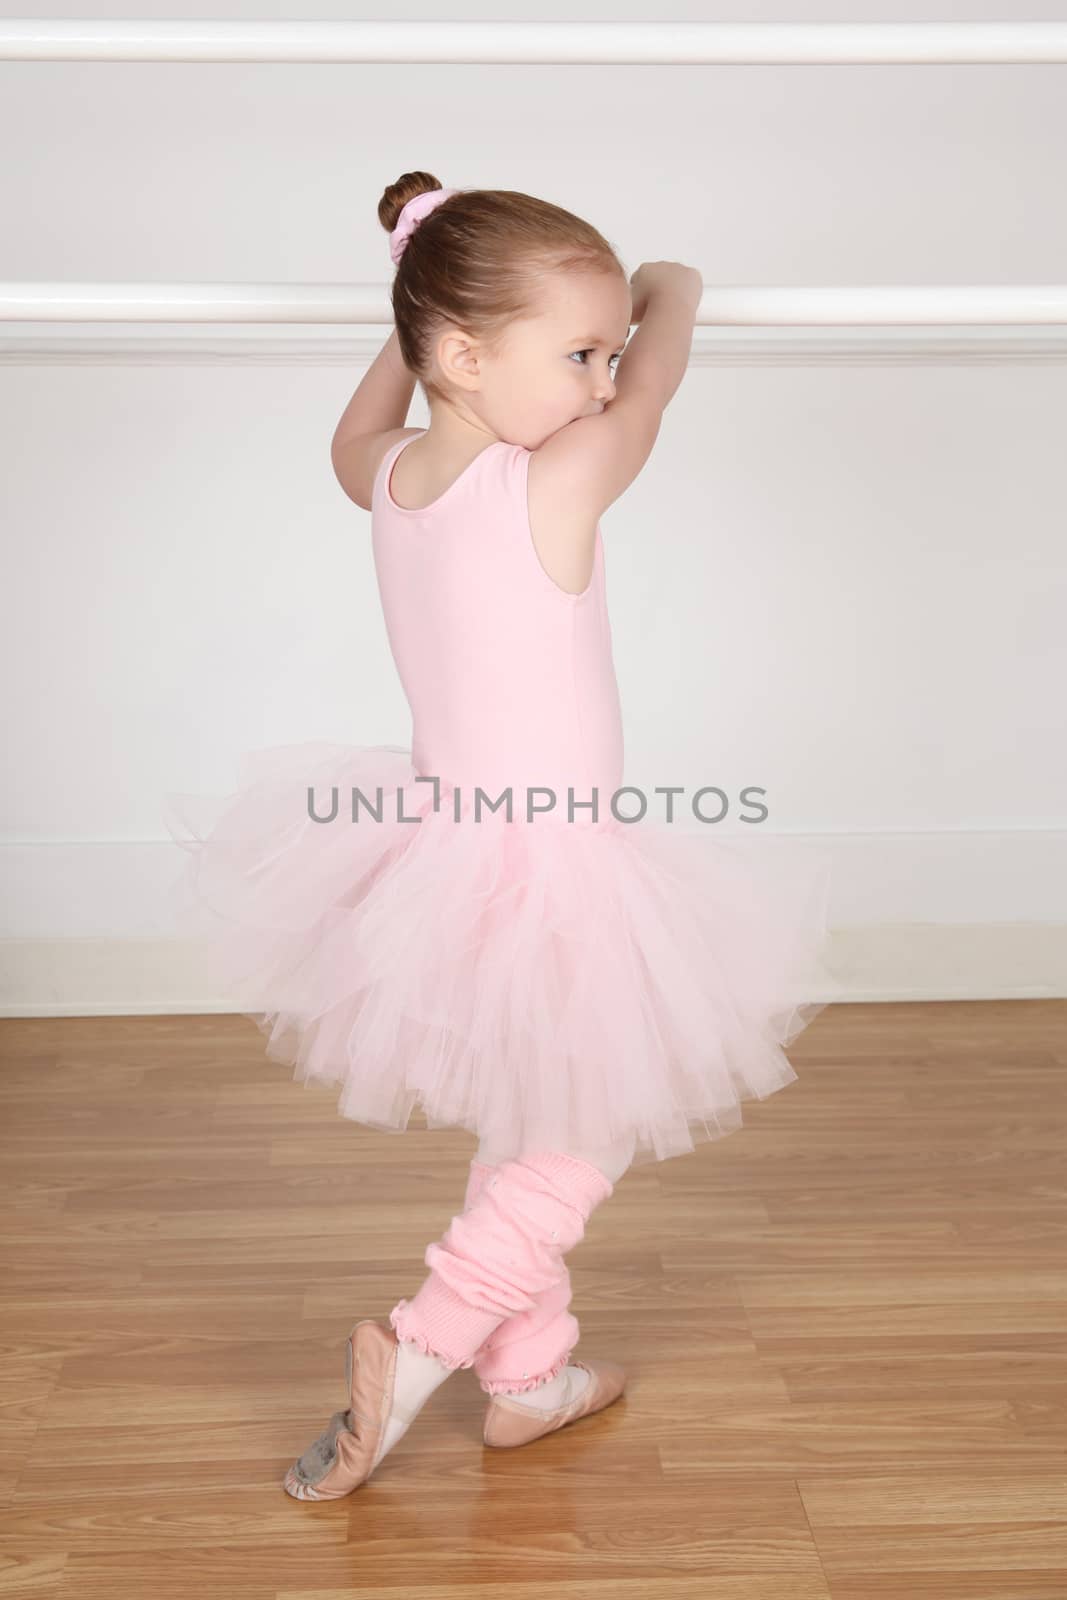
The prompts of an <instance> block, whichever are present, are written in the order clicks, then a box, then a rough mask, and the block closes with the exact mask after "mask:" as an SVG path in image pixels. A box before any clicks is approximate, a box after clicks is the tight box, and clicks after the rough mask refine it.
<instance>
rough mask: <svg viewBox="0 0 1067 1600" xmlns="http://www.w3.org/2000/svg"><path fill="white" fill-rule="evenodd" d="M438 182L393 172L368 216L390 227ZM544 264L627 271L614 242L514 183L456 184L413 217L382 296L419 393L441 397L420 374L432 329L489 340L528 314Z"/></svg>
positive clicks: (495, 343) (425, 373) (492, 344)
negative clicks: (387, 299) (388, 290)
mask: <svg viewBox="0 0 1067 1600" xmlns="http://www.w3.org/2000/svg"><path fill="white" fill-rule="evenodd" d="M442 187H443V185H442V184H441V183H440V182H439V180H438V179H437V178H435V177H434V176H433V173H431V172H405V173H402V174H401V176H400V177H399V178H398V179H397V181H396V182H395V183H391V184H390V185H389V187H388V188H387V189H386V190H385V192H384V194H383V195H382V198H381V199H380V200H379V202H378V221H379V222H380V223H381V225H382V227H383V228H384V229H385V231H386V232H387V233H392V231H393V229H394V228H395V227H396V223H397V219H398V217H399V216H400V212H401V210H402V209H403V207H404V206H405V205H406V204H407V202H408V201H409V200H412V199H414V197H415V196H416V195H418V194H425V193H427V192H428V191H430V190H433V189H440V188H442ZM546 272H608V273H610V272H616V273H619V274H621V276H622V277H623V279H624V280H627V274H626V269H625V267H624V266H623V264H622V261H621V260H620V258H619V256H618V254H617V253H616V251H615V248H614V246H613V245H612V244H611V243H610V242H609V240H607V239H605V238H604V235H603V234H602V233H599V232H598V231H597V229H596V228H594V227H593V225H592V223H590V222H586V221H585V220H584V218H582V217H577V216H575V215H574V213H573V212H571V211H565V210H563V208H562V207H561V206H554V205H551V204H550V203H549V202H548V201H547V200H538V199H537V198H536V197H535V196H534V195H529V194H522V193H520V192H518V191H517V190H514V189H461V190H459V191H458V192H457V193H456V194H452V195H449V197H448V199H447V200H442V201H441V203H440V205H438V206H436V207H435V208H434V210H433V211H431V212H430V213H429V215H428V216H426V217H424V218H423V219H422V221H421V222H420V223H419V224H418V226H417V227H416V229H415V231H414V233H413V234H412V235H411V237H410V238H409V239H408V241H407V244H406V245H405V248H404V253H403V255H402V256H401V258H400V262H399V265H398V266H397V269H396V275H395V277H394V278H393V286H392V295H391V300H392V307H393V321H394V322H395V324H396V332H397V340H398V342H399V345H400V353H401V355H402V356H403V358H404V363H405V365H406V366H407V367H408V369H409V370H410V371H411V372H412V373H414V375H415V377H416V378H417V379H418V381H419V382H420V383H421V384H422V387H423V389H424V391H425V393H426V394H427V396H429V395H431V394H433V395H437V396H438V397H439V398H444V397H443V396H442V395H441V392H440V390H439V389H438V387H437V386H436V385H435V384H434V383H433V382H432V380H431V379H430V377H429V369H430V347H431V343H432V340H433V337H434V334H435V333H436V331H437V330H438V329H439V328H440V327H441V326H442V325H443V324H445V323H452V324H454V325H455V326H456V327H459V328H462V329H463V330H464V331H465V332H466V333H469V334H471V335H472V337H474V338H477V339H479V340H482V341H484V343H485V344H486V346H487V347H488V349H489V350H490V351H491V352H492V351H493V350H496V349H498V348H499V345H500V341H501V340H502V338H503V335H504V333H505V331H506V329H507V327H508V325H509V323H511V322H514V321H515V319H516V318H517V317H521V316H531V315H534V314H535V312H536V307H537V286H538V281H539V280H540V279H541V278H543V276H544V274H545V273H546ZM627 281H628V280H627Z"/></svg>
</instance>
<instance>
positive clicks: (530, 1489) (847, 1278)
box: [0, 1001, 1067, 1600]
mask: <svg viewBox="0 0 1067 1600" xmlns="http://www.w3.org/2000/svg"><path fill="white" fill-rule="evenodd" d="M0 1043H2V1046H3V1062H2V1065H0V1114H2V1119H3V1126H2V1134H0V1139H2V1145H0V1148H2V1170H0V1194H2V1199H3V1210H2V1213H0V1228H2V1231H3V1250H2V1262H0V1266H2V1273H3V1276H2V1283H0V1309H2V1327H0V1351H2V1358H3V1359H2V1364H0V1403H2V1410H0V1418H2V1422H0V1427H2V1431H3V1446H4V1448H3V1452H2V1456H0V1595H2V1596H3V1597H4V1600H7V1597H8V1596H10V1595H15V1594H18V1595H23V1594H25V1595H27V1596H33V1597H37V1600H44V1597H52V1596H61V1597H64V1600H67V1597H73V1596H78V1597H79V1600H91V1597H96V1596H101V1597H103V1596H106V1597H108V1600H126V1597H133V1596H136V1597H138V1600H140V1597H144V1600H209V1597H210V1600H214V1597H223V1596H225V1597H227V1600H230V1597H233V1600H275V1597H282V1596H284V1597H286V1600H345V1597H348V1596H356V1595H359V1596H360V1597H363V1600H365V1597H373V1596H379V1595H380V1596H383V1597H386V1596H387V1597H389V1600H414V1597H423V1596H425V1597H427V1600H429V1597H432V1600H465V1597H468V1596H476V1597H480V1600H486V1597H496V1596H500V1597H505V1596H507V1597H511V1600H517V1597H520V1596H521V1597H522V1600H542V1597H544V1596H546V1595H548V1594H549V1593H551V1595H552V1596H553V1597H554V1600H578V1597H581V1600H590V1597H604V1600H628V1597H633V1600H659V1597H660V1596H671V1597H675V1600H826V1597H833V1600H890V1597H892V1600H898V1597H900V1600H904V1597H908V1600H935V1597H936V1600H1038V1597H1040V1600H1065V1597H1067V1156H1065V1151H1067V1070H1065V1069H1067V1002H1058V1001H1026V1002H991V1003H979V1004H970V1003H951V1004H935V1005H923V1004H907V1005H893V1006H889V1005H884V1006H880V1005H853V1006H832V1007H830V1008H829V1009H828V1010H826V1011H824V1012H823V1013H822V1014H821V1015H820V1016H819V1017H818V1018H817V1019H816V1021H815V1022H814V1024H813V1025H812V1026H811V1028H810V1029H809V1030H808V1032H807V1033H805V1034H804V1035H802V1037H801V1039H800V1040H799V1041H798V1042H797V1044H796V1045H795V1046H794V1048H793V1051H792V1052H791V1056H792V1059H793V1061H794V1064H795V1066H796V1069H797V1072H798V1074H799V1081H798V1082H797V1083H794V1084H790V1085H789V1087H788V1088H786V1089H784V1090H782V1091H780V1092H779V1093H778V1094H776V1095H774V1096H772V1097H771V1098H770V1099H769V1100H767V1101H764V1102H762V1103H758V1102H757V1103H752V1104H751V1105H748V1106H746V1110H745V1126H744V1128H743V1129H741V1130H740V1131H738V1132H736V1133H734V1134H731V1135H730V1136H728V1137H727V1138H725V1139H722V1140H719V1141H717V1142H716V1143H714V1144H710V1145H704V1146H702V1147H701V1148H700V1149H699V1150H698V1151H696V1152H695V1153H694V1154H692V1155H689V1156H685V1157H680V1158H677V1159H675V1160H673V1161H668V1162H664V1163H660V1164H656V1165H649V1166H644V1167H640V1168H635V1169H633V1170H632V1171H631V1172H630V1173H628V1174H627V1175H626V1177H625V1178H623V1179H622V1180H621V1181H620V1183H619V1184H618V1186H617V1188H616V1191H615V1194H614V1195H613V1197H612V1198H611V1199H610V1200H609V1201H608V1202H607V1204H606V1205H604V1206H602V1207H601V1208H600V1209H599V1210H598V1211H597V1212H596V1213H595V1214H594V1216H593V1218H592V1220H591V1222H590V1225H589V1228H588V1230H587V1233H586V1237H585V1240H584V1242H583V1243H582V1244H581V1245H580V1246H579V1247H578V1248H577V1249H576V1250H575V1251H574V1252H573V1253H572V1255H571V1257H570V1258H569V1261H570V1266H571V1271H572V1276H573V1280H574V1287H575V1297H574V1303H573V1309H574V1311H575V1313H576V1314H577V1315H578V1317H579V1318H580V1320H581V1323H582V1340H581V1344H580V1346H579V1350H578V1353H579V1355H593V1356H595V1355H601V1356H605V1357H608V1358H610V1359H615V1360H619V1361H621V1362H622V1363H623V1364H624V1366H625V1367H626V1369H627V1372H628V1374H629V1384H628V1388H627V1391H626V1394H625V1395H624V1397H623V1398H622V1399H621V1400H620V1401H618V1402H617V1404H616V1405H614V1406H612V1407H611V1408H609V1409H608V1410H607V1411H605V1412H602V1413H600V1414H599V1415H597V1416H594V1417H591V1418H588V1419H586V1420H584V1421H582V1422H579V1423H577V1424H576V1425H575V1426H573V1427H571V1428H568V1429H566V1430H564V1431H562V1432H559V1433H556V1434H555V1435H553V1436H550V1437H548V1438H546V1439H543V1440H540V1441H538V1442H537V1443H535V1444H533V1445H530V1446H528V1447H526V1448H525V1449H521V1450H514V1451H494V1450H489V1449H486V1448H484V1447H483V1445H482V1443H481V1415H482V1406H483V1396H482V1395H481V1392H480V1390H479V1389H478V1388H477V1385H476V1382H475V1380H474V1378H473V1374H472V1373H470V1372H469V1371H464V1372H459V1373H457V1374H456V1375H455V1377H453V1378H451V1379H449V1380H448V1382H447V1383H446V1384H445V1385H444V1386H443V1387H442V1388H441V1389H439V1390H438V1391H437V1393H436V1394H435V1395H434V1396H433V1398H432V1399H431V1400H430V1402H429V1404H428V1405H427V1407H426V1409H425V1410H424V1411H423V1412H422V1414H421V1415H420V1417H419V1418H418V1420H417V1421H416V1423H415V1424H414V1426H413V1427H412V1428H411V1430H410V1431H409V1432H408V1434H407V1435H406V1436H405V1437H404V1438H403V1439H402V1440H401V1442H400V1444H399V1445H398V1446H397V1447H396V1448H395V1449H394V1450H393V1452H392V1453H391V1454H390V1456H389V1457H388V1458H387V1459H386V1460H385V1461H384V1462H383V1463H382V1465H381V1467H380V1468H379V1469H378V1471H377V1472H376V1473H375V1475H374V1477H373V1478H372V1479H371V1480H370V1481H368V1483H366V1484H365V1485H364V1486H363V1488H361V1489H359V1490H357V1491H356V1493H355V1494H353V1495H352V1496H351V1497H349V1498H348V1499H347V1500H342V1501H337V1502H332V1503H326V1504H320V1505H309V1504H303V1503H300V1502H297V1501H294V1500H291V1499H289V1497H288V1496H287V1495H286V1494H285V1493H284V1492H283V1490H282V1488H281V1485H280V1480H281V1476H282V1474H283V1472H284V1469H285V1468H286V1466H288V1464H289V1462H290V1461H291V1460H292V1459H293V1457H294V1456H295V1455H297V1454H299V1452H300V1451H301V1450H302V1449H303V1448H304V1446H305V1445H306V1444H307V1443H309V1441H310V1439H311V1438H312V1437H313V1436H314V1435H315V1434H316V1433H317V1432H318V1431H319V1430H320V1429H321V1427H322V1426H323V1425H324V1424H325V1421H326V1419H327V1417H328V1416H329V1414H330V1413H331V1412H332V1411H334V1410H336V1409H337V1408H338V1407H339V1406H341V1405H343V1403H344V1396H343V1364H342V1346H343V1343H344V1340H345V1337H346V1336H347V1334H348V1331H349V1329H350V1327H351V1325H352V1323H353V1322H354V1321H356V1320H357V1319H358V1318H360V1317H367V1316H372V1317H378V1318H381V1319H383V1320H384V1318H385V1316H386V1313H387V1311H388V1309H389V1307H390V1306H391V1305H392V1304H393V1303H394V1302H395V1301H396V1300H397V1299H398V1298H399V1297H400V1296H401V1295H405V1294H410V1293H411V1292H413V1290H414V1288H415V1287H416V1286H417V1285H418V1283H419V1282H420V1281H421V1279H422V1277H423V1275H424V1273H425V1267H424V1265H423V1262H422V1252H423V1250H424V1248H425V1245H426V1243H427V1242H428V1241H429V1240H431V1239H433V1238H436V1237H437V1236H438V1235H439V1234H440V1233H441V1232H442V1230H443V1229H444V1227H445V1226H446V1224H447V1222H448V1220H449V1218H450V1217H451V1216H452V1215H453V1213H454V1212H455V1211H456V1210H458V1209H459V1204H460V1201H461V1198H462V1193H463V1186H464V1182H465V1179H466V1171H467V1162H468V1161H469V1159H470V1157H471V1155H472V1154H473V1150H474V1141H473V1139H472V1138H471V1136H469V1135H467V1134H465V1133H460V1132H456V1133H452V1132H433V1133H431V1132H427V1131H426V1130H425V1129H418V1130H413V1131H411V1132H409V1133H408V1134H406V1135H404V1136H396V1135H393V1136H390V1135H388V1134H381V1133H375V1132H372V1131H370V1130H368V1129H364V1128H360V1127H359V1126H357V1125H356V1124H353V1123H351V1122H347V1121H345V1120H343V1119H342V1118H340V1117H339V1116H338V1115H337V1113H336V1109H335V1103H336V1096H335V1092H334V1091H332V1090H331V1089H329V1088H326V1087H321V1086H316V1087H314V1088H306V1087H304V1086H303V1085H301V1084H299V1083H294V1082H293V1080H292V1077H291V1074H290V1070H289V1069H288V1068H286V1067H282V1066H279V1065H278V1064H277V1063H272V1062H269V1061H267V1060H266V1058H265V1057H264V1054H263V1047H262V1046H263V1041H262V1039H261V1037H260V1035H259V1033H258V1032H257V1030H256V1029H255V1028H254V1026H253V1024H252V1023H251V1022H249V1021H248V1020H246V1019H243V1018H238V1017H199V1018H197V1017H185V1016H177V1017H152V1018H134V1017H127V1018H93V1019H81V1018H70V1019H40V1020H38V1019H33V1020H30V1019H26V1020H22V1019H16V1020H9V1021H6V1022H3V1023H0Z"/></svg>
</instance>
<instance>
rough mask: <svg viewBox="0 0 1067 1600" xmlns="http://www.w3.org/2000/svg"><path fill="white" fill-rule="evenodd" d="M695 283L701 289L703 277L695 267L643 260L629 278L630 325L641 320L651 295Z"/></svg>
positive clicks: (670, 262) (673, 262) (679, 262)
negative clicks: (631, 307)
mask: <svg viewBox="0 0 1067 1600" xmlns="http://www.w3.org/2000/svg"><path fill="white" fill-rule="evenodd" d="M694 282H695V283H696V285H697V287H698V290H699V291H701V292H702V291H703V288H704V279H703V277H702V276H701V274H700V273H699V272H698V270H697V268H696V267H687V266H684V265H683V263H682V262H681V261H643V262H642V263H641V265H640V266H639V267H638V269H637V271H636V272H635V273H634V274H633V276H632V277H631V279H630V293H631V295H632V297H633V311H632V313H631V316H630V326H631V327H633V326H634V324H635V323H638V322H640V321H641V319H642V317H643V316H644V314H645V312H646V311H647V310H648V302H649V299H650V297H651V295H652V294H653V293H655V292H660V291H662V290H664V289H674V288H681V287H683V286H685V287H689V286H691V285H692V284H693V283H694Z"/></svg>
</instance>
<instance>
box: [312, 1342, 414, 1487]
mask: <svg viewBox="0 0 1067 1600" xmlns="http://www.w3.org/2000/svg"><path fill="white" fill-rule="evenodd" d="M397 1350H398V1342H397V1337H396V1334H395V1333H394V1332H393V1330H392V1328H386V1327H383V1326H382V1324H381V1323H380V1322H375V1321H373V1320H370V1319H368V1320H365V1321H363V1322H357V1323H356V1325H355V1327H354V1328H353V1329H352V1332H351V1333H350V1334H349V1336H348V1343H347V1344H346V1346H345V1388H346V1389H347V1391H348V1399H349V1404H348V1409H347V1410H345V1411H335V1412H334V1414H333V1416H332V1417H331V1418H330V1420H329V1422H328V1424H327V1426H326V1428H325V1430H324V1431H323V1432H322V1433H321V1434H320V1435H319V1437H318V1438H317V1439H316V1440H315V1441H314V1443H312V1444H310V1445H308V1447H307V1449H306V1450H305V1451H304V1453H303V1455H302V1456H300V1457H299V1458H298V1459H297V1460H296V1461H294V1462H293V1465H292V1466H291V1467H290V1468H289V1470H288V1472H287V1473H286V1475H285V1479H284V1482H283V1488H284V1489H285V1492H286V1494H290V1495H292V1497H293V1499H294V1500H340V1499H341V1498H342V1497H343V1496H344V1495H346V1494H351V1493H352V1490H353V1489H358V1488H359V1486H360V1484H361V1483H363V1482H364V1481H365V1480H366V1479H367V1478H369V1477H370V1474H371V1473H372V1472H373V1471H374V1468H375V1467H376V1466H377V1465H378V1461H379V1458H380V1450H381V1445H382V1443H383V1440H384V1436H385V1427H386V1423H387V1422H388V1421H389V1418H390V1416H391V1415H395V1416H401V1414H400V1413H399V1412H396V1411H394V1410H393V1405H392V1401H393V1384H394V1381H395V1378H396V1357H397ZM401 1420H402V1421H405V1422H409V1423H410V1422H412V1421H414V1418H413V1417H401Z"/></svg>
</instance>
